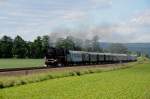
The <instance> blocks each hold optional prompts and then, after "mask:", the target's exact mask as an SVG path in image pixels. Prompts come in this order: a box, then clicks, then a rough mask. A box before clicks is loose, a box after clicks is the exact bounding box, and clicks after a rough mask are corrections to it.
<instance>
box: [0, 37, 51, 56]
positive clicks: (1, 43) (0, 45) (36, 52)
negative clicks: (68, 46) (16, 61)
mask: <svg viewBox="0 0 150 99" xmlns="http://www.w3.org/2000/svg"><path fill="white" fill-rule="evenodd" d="M47 48H48V36H43V37H40V36H39V37H37V38H36V39H35V40H34V42H27V41H25V40H23V39H22V38H21V37H20V36H16V37H15V38H14V39H12V38H11V37H8V36H3V37H2V38H1V39H0V58H12V57H15V58H42V57H44V51H45V50H46V49H47Z"/></svg>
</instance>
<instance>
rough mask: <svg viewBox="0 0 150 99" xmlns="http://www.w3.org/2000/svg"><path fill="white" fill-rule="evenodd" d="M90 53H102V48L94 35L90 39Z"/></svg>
mask: <svg viewBox="0 0 150 99" xmlns="http://www.w3.org/2000/svg"><path fill="white" fill-rule="evenodd" d="M92 51H93V52H102V48H101V47H100V42H99V37H98V36H97V35H96V36H94V37H93V39H92Z"/></svg>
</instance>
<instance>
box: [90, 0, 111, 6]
mask: <svg viewBox="0 0 150 99" xmlns="http://www.w3.org/2000/svg"><path fill="white" fill-rule="evenodd" d="M89 1H90V3H91V4H92V6H93V8H98V7H100V8H110V7H111V6H112V0H89Z"/></svg>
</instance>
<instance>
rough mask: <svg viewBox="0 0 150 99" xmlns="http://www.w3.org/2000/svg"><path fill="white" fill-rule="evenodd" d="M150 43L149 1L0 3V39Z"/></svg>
mask: <svg viewBox="0 0 150 99" xmlns="http://www.w3.org/2000/svg"><path fill="white" fill-rule="evenodd" d="M3 35H8V36H11V37H12V38H14V37H15V36H16V35H20V36H22V37H23V38H24V39H25V40H30V41H33V40H34V39H35V38H36V37H37V36H43V35H50V36H51V35H52V36H53V37H59V36H63V37H65V36H67V35H72V36H77V37H80V38H84V39H85V38H86V39H91V38H92V37H93V36H95V35H97V36H99V38H100V41H101V42H121V43H127V42H128V43H133V42H150V0H0V37H2V36H3Z"/></svg>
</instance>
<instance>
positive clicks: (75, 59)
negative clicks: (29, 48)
mask: <svg viewBox="0 0 150 99" xmlns="http://www.w3.org/2000/svg"><path fill="white" fill-rule="evenodd" d="M133 61H137V56H136V55H128V54H116V53H98V52H86V51H73V50H67V49H63V48H53V47H51V48H49V49H48V50H47V52H46V54H45V65H46V66H48V67H52V66H55V67H63V66H74V65H93V64H108V63H109V64H110V63H112V64H113V63H124V62H133Z"/></svg>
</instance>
